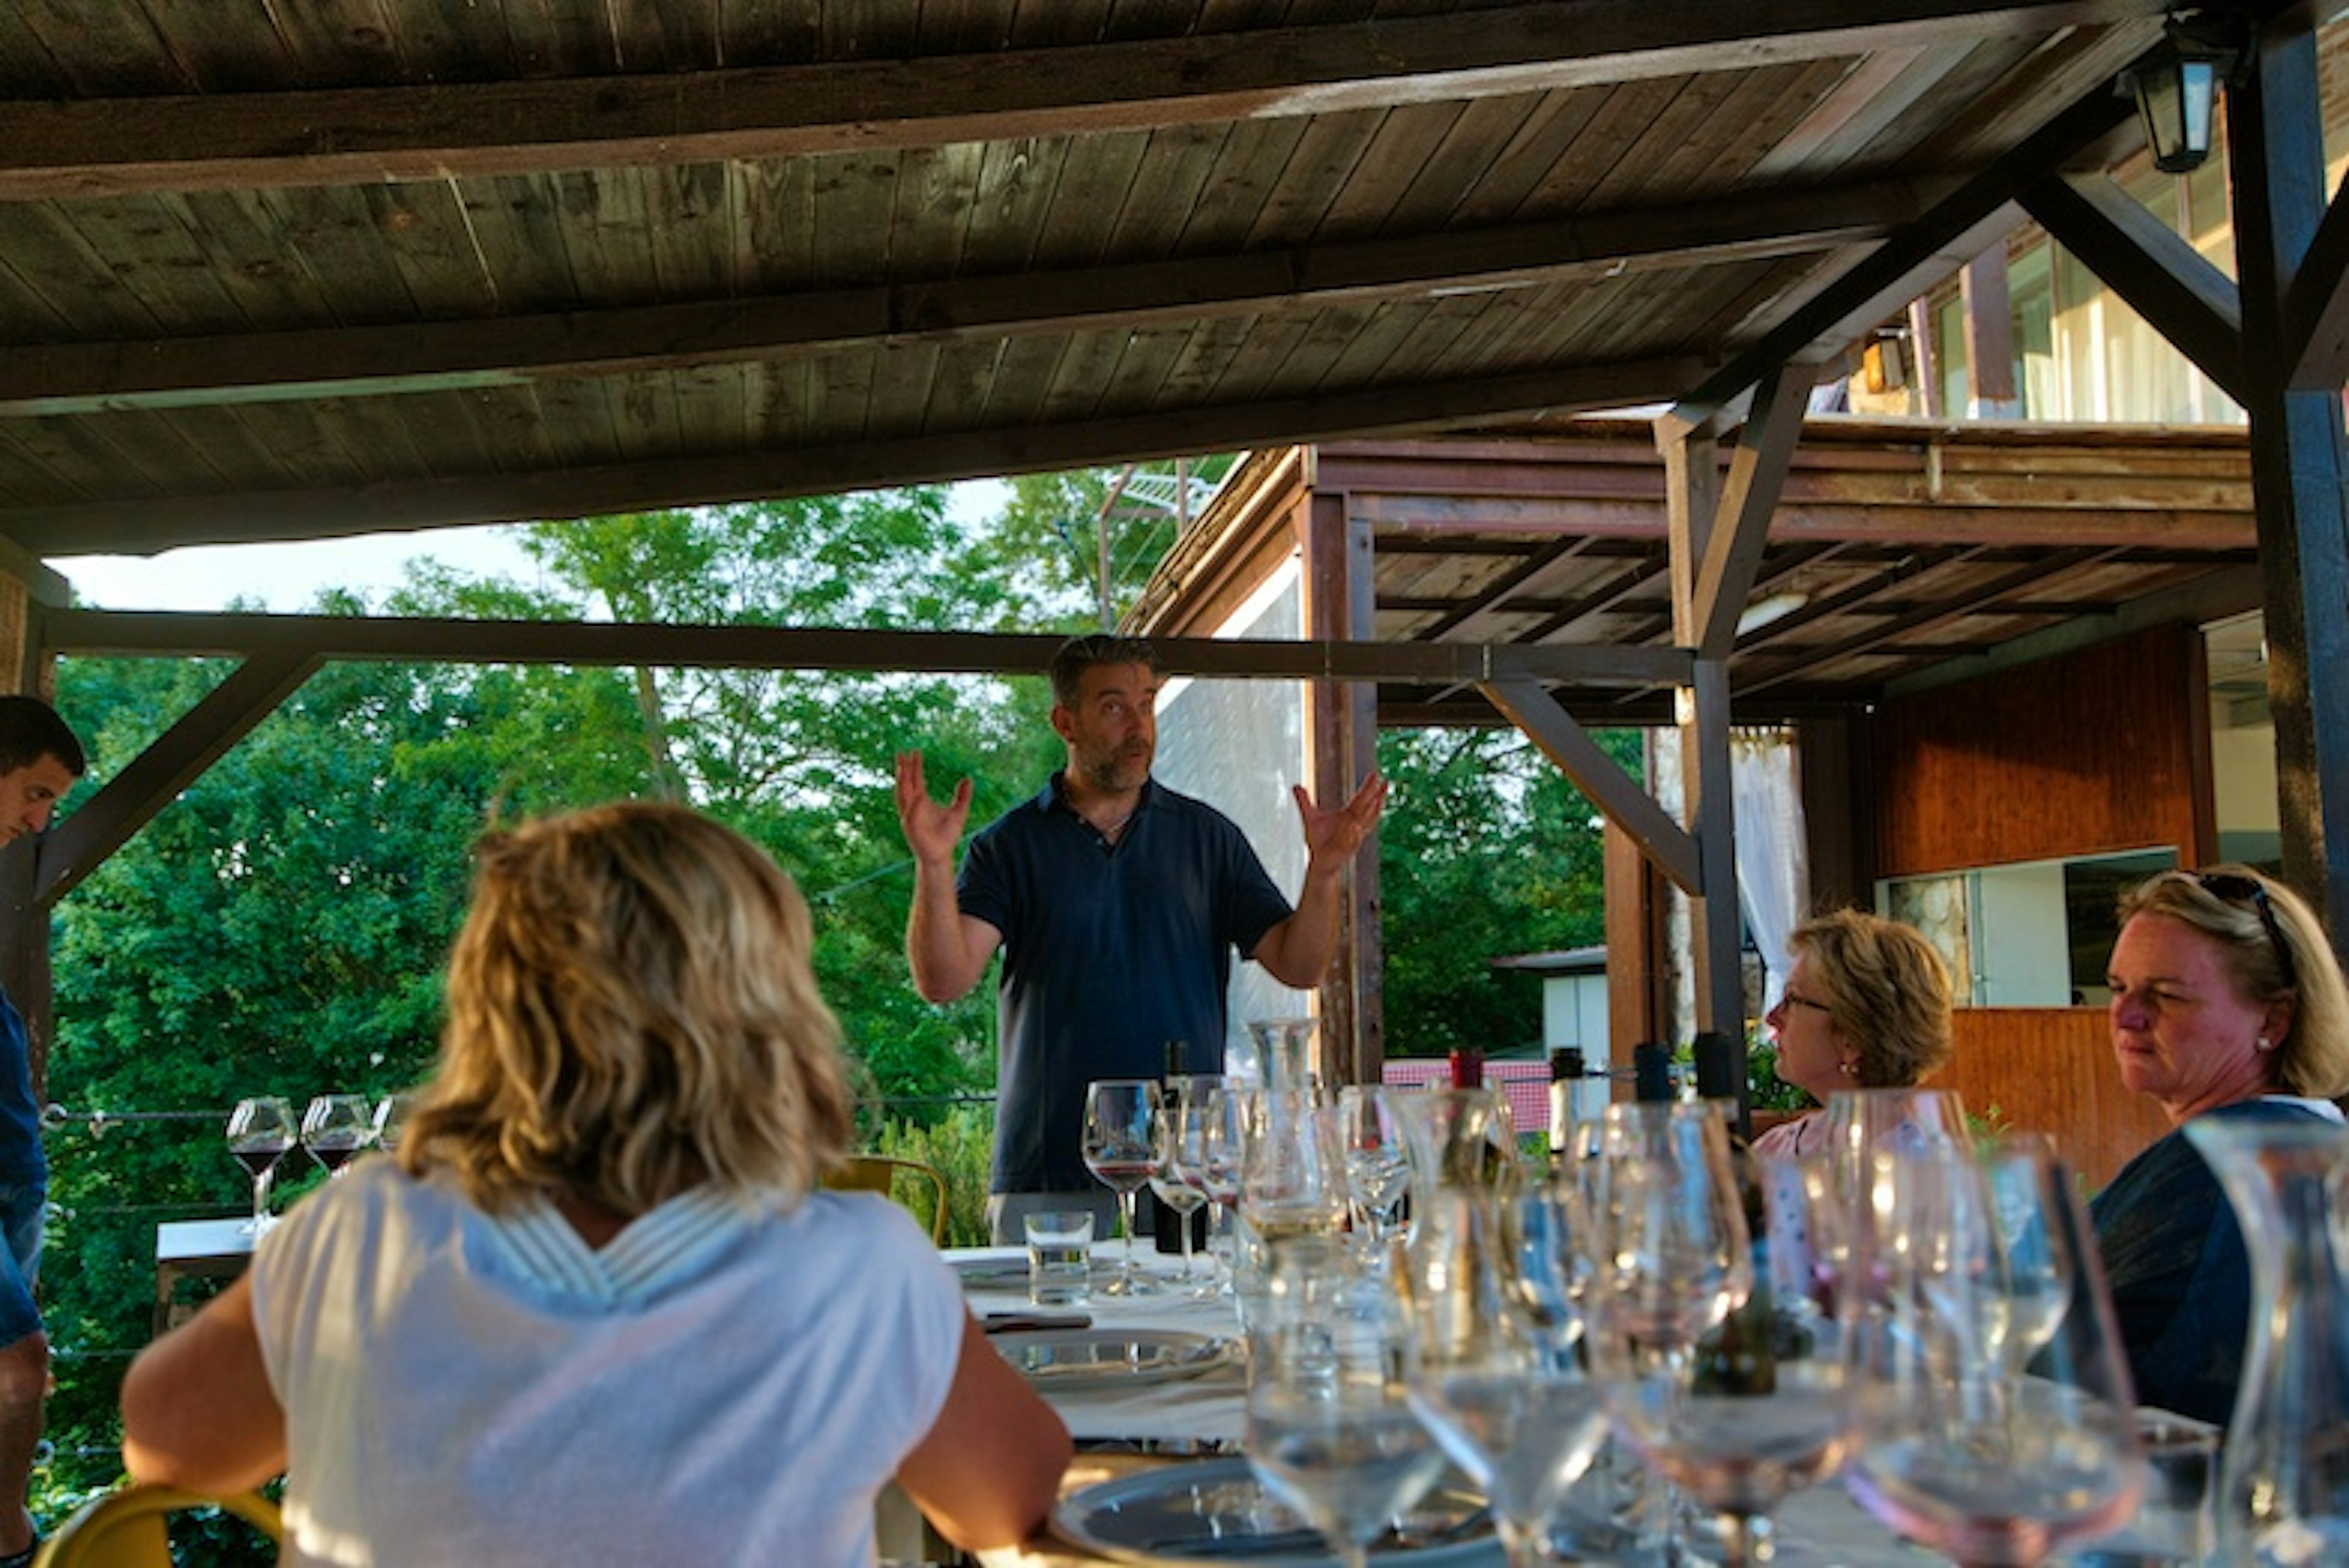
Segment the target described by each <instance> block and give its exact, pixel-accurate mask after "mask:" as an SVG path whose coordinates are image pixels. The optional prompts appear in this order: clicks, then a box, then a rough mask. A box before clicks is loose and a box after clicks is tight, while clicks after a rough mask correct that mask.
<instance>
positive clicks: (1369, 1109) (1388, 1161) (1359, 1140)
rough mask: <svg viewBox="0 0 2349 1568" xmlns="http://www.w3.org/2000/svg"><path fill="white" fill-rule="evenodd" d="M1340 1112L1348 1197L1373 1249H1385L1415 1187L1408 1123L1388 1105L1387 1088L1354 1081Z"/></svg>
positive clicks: (1343, 1097) (1341, 1095)
mask: <svg viewBox="0 0 2349 1568" xmlns="http://www.w3.org/2000/svg"><path fill="white" fill-rule="evenodd" d="M1337 1114H1338V1144H1339V1147H1340V1149H1342V1150H1343V1151H1344V1158H1345V1162H1346V1192H1347V1196H1349V1197H1350V1198H1351V1199H1353V1205H1354V1212H1355V1216H1356V1218H1357V1219H1358V1220H1360V1222H1361V1227H1362V1230H1363V1231H1364V1233H1365V1234H1367V1235H1368V1237H1369V1238H1370V1243H1371V1250H1372V1251H1374V1252H1383V1251H1385V1248H1386V1243H1387V1241H1389V1240H1390V1239H1392V1237H1393V1235H1394V1233H1395V1231H1396V1229H1397V1225H1398V1216H1399V1211H1400V1210H1401V1209H1402V1200H1403V1199H1404V1197H1405V1196H1406V1195H1408V1194H1409V1192H1410V1191H1411V1149H1410V1147H1409V1146H1408V1144H1407V1143H1406V1142H1405V1141H1404V1138H1403V1131H1402V1122H1401V1121H1400V1120H1398V1119H1397V1118H1396V1116H1395V1115H1394V1113H1393V1111H1392V1109H1391V1108H1390V1107H1389V1106H1388V1105H1387V1100H1386V1092H1385V1091H1384V1090H1383V1089H1381V1088H1380V1087H1378V1086H1377V1085H1369V1084H1349V1085H1346V1086H1345V1087H1344V1088H1342V1089H1340V1090H1339V1091H1338V1113H1337Z"/></svg>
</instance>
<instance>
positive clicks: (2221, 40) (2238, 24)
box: [2120, 11, 2249, 174]
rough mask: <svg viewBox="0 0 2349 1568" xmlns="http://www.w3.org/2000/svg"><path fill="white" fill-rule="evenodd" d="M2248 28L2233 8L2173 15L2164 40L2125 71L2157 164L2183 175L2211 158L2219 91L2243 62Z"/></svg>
mask: <svg viewBox="0 0 2349 1568" xmlns="http://www.w3.org/2000/svg"><path fill="white" fill-rule="evenodd" d="M2247 31H2248V29H2247V28H2246V27H2245V26H2244V23H2243V18H2242V16H2240V13H2236V12H2231V11H2198V12H2195V13H2193V14H2192V15H2190V16H2172V17H2170V18H2169V20H2168V25H2167V26H2164V27H2163V29H2162V36H2161V42H2160V43H2159V44H2158V45H2156V46H2155V47H2153V48H2151V49H2149V50H2147V52H2146V54H2145V56H2144V57H2143V58H2141V59H2139V60H2138V61H2137V63H2136V64H2135V65H2133V66H2131V67H2128V68H2127V70H2124V71H2123V72H2121V77H2120V86H2121V88H2123V89H2124V90H2125V91H2127V92H2128V93H2129V94H2130V95H2131V96H2132V97H2134V98H2135V99H2137V118H2138V119H2141V120H2143V121H2144V122H2145V140H2146V145H2147V146H2148V147H2150V148H2152V149H2153V166H2154V167H2155V168H2157V169H2158V170H2161V171H2163V172H2165V173H2168V174H2184V173H2188V172H2190V171H2193V170H2196V169H2199V168H2200V167H2202V163H2203V161H2204V160H2205V159H2207V158H2209V156H2210V136H2211V127H2212V123H2213V121H2215V119H2217V117H2218V104H2219V89H2220V88H2221V87H2223V86H2224V85H2226V83H2228V82H2229V81H2230V80H2231V79H2232V78H2233V77H2234V75H2235V71H2236V67H2238V66H2240V64H2241V63H2242V60H2243V57H2244V54H2245V52H2246V45H2247V43H2248V41H2249V40H2248V38H2247V36H2246V34H2247Z"/></svg>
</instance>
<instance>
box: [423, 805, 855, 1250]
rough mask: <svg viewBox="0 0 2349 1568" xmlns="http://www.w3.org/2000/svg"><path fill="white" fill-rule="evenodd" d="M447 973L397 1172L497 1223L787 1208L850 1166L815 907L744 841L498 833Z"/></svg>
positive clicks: (699, 832)
mask: <svg viewBox="0 0 2349 1568" xmlns="http://www.w3.org/2000/svg"><path fill="white" fill-rule="evenodd" d="M477 860H478V868H477V872H476V878H475V885H474V890H473V905H472V909H471V913H469V914H468V915H467V917H466V919H465V924H464V928H463V929H461V930H460V932H459V933H458V936H457V941H456V945H455V947H454V949H453V950H452V951H451V953H450V961H449V1022H448V1026H447V1028H446V1030H445V1031H444V1033H442V1036H441V1042H440V1067H439V1071H438V1072H437V1074H436V1075H435V1076H434V1078H433V1081H432V1082H431V1084H430V1085H428V1086H427V1088H426V1090H425V1092H424V1096H423V1101H422V1103H421V1105H420V1106H419V1109H418V1112H417V1115H416V1117H415V1119H414V1120H413V1121H412V1122H411V1123H410V1124H409V1130H408V1132H407V1134H406V1136H404V1137H402V1138H401V1140H400V1145H399V1149H398V1157H399V1160H400V1163H401V1165H402V1166H404V1167H405V1168H407V1169H408V1170H409V1171H410V1172H411V1173H413V1174H417V1175H422V1174H424V1173H425V1172H427V1171H429V1170H435V1169H440V1170H447V1171H449V1172H450V1173H451V1174H452V1175H453V1176H454V1177H455V1179H457V1181H458V1182H459V1183H460V1185H461V1186H462V1187H463V1188H464V1189H465V1191H466V1193H467V1195H468V1196H469V1197H470V1198H471V1199H472V1200H473V1201H474V1202H475V1203H476V1204H478V1205H480V1206H481V1208H482V1209H484V1210H502V1209H508V1208H511V1207H512V1205H513V1204H514V1203H515V1202H516V1201H517V1200H519V1199H522V1198H523V1197H524V1196H526V1195H528V1194H532V1193H538V1194H543V1195H544V1196H547V1197H549V1198H554V1197H564V1196H569V1197H575V1198H580V1199H586V1200H589V1201H592V1202H594V1203H596V1204H599V1205H601V1206H602V1207H604V1208H605V1209H607V1210H612V1211H613V1212H616V1213H617V1214H620V1215H622V1216H626V1217H634V1216H636V1215H638V1214H642V1213H644V1212H646V1211H647V1210H650V1209H652V1208H654V1207H656V1206H657V1205H658V1204H660V1203H661V1202H663V1201H665V1200H666V1199H669V1198H673V1197H675V1196H677V1195H678V1193H681V1192H684V1191H687V1190H688V1189H692V1188H695V1187H698V1186H702V1185H705V1184H706V1185H709V1186H710V1187H713V1188H716V1189H719V1190H720V1191H723V1192H727V1193H729V1194H731V1195H734V1196H736V1197H739V1198H741V1199H744V1200H745V1201H755V1200H760V1199H772V1200H780V1201H781V1203H783V1204H785V1205H788V1204H791V1203H793V1202H796V1201H797V1200H798V1199H799V1198H800V1197H801V1196H802V1194H804V1193H805V1192H806V1191H807V1190H808V1189H810V1188H811V1187H812V1186H813V1185H814V1184H815V1183H816V1182H817V1180H818V1179H820V1178H821V1176H822V1174H823V1172H824V1171H825V1170H827V1169H828V1168H831V1166H832V1165H833V1164H834V1163H835V1162H836V1161H837V1160H838V1158H840V1156H841V1155H842V1153H843V1151H844V1150H845V1149H846V1147H847V1145H848V1140H849V1137H850V1133H851V1126H852V1105H851V1101H850V1096H849V1091H848V1085H847V1075H846V1071H845V1068H844V1065H843V1060H842V1057H841V1054H840V1049H839V1039H840V1028H839V1024H838V1023H836V1022H835V1021H834V1020H833V1015H832V1012H831V1010H830V1009H829V1008H827V1007H826V1006H825V1005H824V1003H823V997H822V996H821V995H820V994H819V993H818V992H817V990H816V982H815V973H814V971H813V970H812V968H811V967H810V962H809V950H810V945H811V942H812V928H811V925H810V922H809V919H808V911H807V905H806V903H805V902H804V901H803V900H802V898H800V894H799V889H798V888H796V887H794V886H793V885H792V879H791V878H790V877H788V876H786V875H785V874H784V872H783V870H782V868H781V867H779V866H777V865H776V864H775V863H774V861H773V860H771V859H770V858H769V857H767V855H766V854H765V853H764V852H763V851H762V850H761V849H760V848H759V847H758V846H756V845H753V844H752V843H750V841H749V840H748V839H746V838H744V837H743V836H741V835H740V834H738V833H735V832H734V831H732V830H731V829H730V828H726V827H723V826H719V824H717V823H715V822H712V821H710V820H709V819H708V818H707V817H704V816H700V815H697V814H695V813H694V812H691V811H688V810H687V809H685V808H683V807H681V806H674V805H656V804H652V803H648V802H628V803H624V804H619V805H602V806H596V807H593V808H591V809H589V810H585V811H579V812H574V813H571V814H569V815H562V816H554V817H549V818H546V819H544V820H543V821H539V822H534V823H532V824H529V825H527V826H523V827H520V828H517V829H515V830H513V831H512V832H501V833H492V834H491V835H490V836H487V837H485V838H484V839H483V840H482V842H481V846H480V847H479V850H478V852H477Z"/></svg>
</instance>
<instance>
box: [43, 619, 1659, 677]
mask: <svg viewBox="0 0 2349 1568" xmlns="http://www.w3.org/2000/svg"><path fill="white" fill-rule="evenodd" d="M43 624H44V629H45V632H46V639H45V640H46V643H47V648H48V649H49V650H50V651H51V652H53V653H57V654H63V655H87V656H92V657H108V658H121V657H138V656H144V655H157V654H177V655H223V654H226V655H247V656H258V655H261V654H264V653H294V654H300V655H303V656H305V657H309V658H316V659H401V660H416V661H421V662H432V661H446V662H451V663H467V664H575V665H583V666H603V665H650V666H658V667H663V668H672V669H720V670H725V669H737V670H897V671H905V672H907V673H912V674H921V675H1040V674H1042V673H1043V672H1044V670H1046V668H1047V667H1048V666H1049V665H1050V663H1051V659H1052V655H1053V653H1054V652H1055V651H1057V650H1058V649H1059V648H1060V646H1061V643H1062V641H1064V640H1065V639H1063V638H1061V636H1059V635H1058V634H1050V635H1046V634H1030V633H1019V632H979V631H968V632H966V631H874V630H866V629H864V628H831V627H776V626H655V625H650V624H646V623H641V622H607V621H587V622H582V621H534V620H533V621H518V620H471V619H455V618H421V617H419V618H393V617H382V616H326V615H190V614H184V613H181V612H177V611H168V610H60V611H57V612H56V613H54V614H52V615H51V616H50V617H49V618H47V620H46V621H45V622H44V623H43ZM1153 645H1154V647H1155V648H1156V649H1158V652H1159V657H1160V659H1162V661H1164V664H1165V665H1166V667H1167V669H1168V670H1171V671H1173V672H1174V673H1177V674H1186V675H1199V676H1206V677H1210V678H1215V679H1222V680H1402V681H1425V682H1443V681H1482V680H1535V681H1578V682H1582V683H1586V684H1590V685H1596V686H1642V685H1647V684H1651V683H1658V682H1661V683H1663V684H1676V683H1678V682H1679V681H1680V680H1682V678H1683V677H1684V676H1685V674H1686V673H1687V670H1688V662H1689V661H1688V656H1687V654H1686V653H1685V652H1684V651H1682V649H1670V648H1560V647H1554V646H1553V647H1544V648H1530V647H1524V646H1520V645H1517V644H1514V643H1511V644H1495V645H1490V646H1487V645H1484V644H1478V643H1393V642H1349V641H1334V640H1332V641H1310V642H1275V641H1260V640H1257V639H1216V638H1189V637H1177V638H1160V639H1153Z"/></svg>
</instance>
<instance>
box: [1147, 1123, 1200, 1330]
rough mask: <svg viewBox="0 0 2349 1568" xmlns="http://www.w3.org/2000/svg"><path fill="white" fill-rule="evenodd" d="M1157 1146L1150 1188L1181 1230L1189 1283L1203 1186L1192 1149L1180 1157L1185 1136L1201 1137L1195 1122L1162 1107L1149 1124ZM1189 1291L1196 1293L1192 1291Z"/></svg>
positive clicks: (1185, 1275) (1185, 1277) (1193, 1272)
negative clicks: (1194, 1222)
mask: <svg viewBox="0 0 2349 1568" xmlns="http://www.w3.org/2000/svg"><path fill="white" fill-rule="evenodd" d="M1152 1133H1153V1135H1154V1138H1155V1140H1156V1144H1157V1148H1158V1163H1157V1165H1156V1166H1155V1167H1154V1168H1152V1170H1151V1172H1150V1190H1151V1191H1153V1192H1155V1193H1156V1194H1158V1200H1159V1201H1160V1202H1161V1203H1164V1205H1166V1207H1167V1208H1169V1209H1172V1210H1174V1219H1175V1221H1176V1224H1177V1225H1178V1226H1179V1227H1180V1229H1181V1231H1182V1232H1183V1282H1184V1283H1185V1284H1186V1285H1187V1284H1193V1283H1194V1282H1195V1280H1196V1279H1197V1271H1196V1270H1195V1269H1194V1268H1193V1267H1192V1265H1191V1216H1192V1215H1194V1214H1195V1213H1197V1212H1198V1211H1199V1205H1200V1204H1202V1203H1205V1202H1206V1200H1207V1189H1206V1188H1204V1187H1201V1186H1199V1185H1198V1183H1197V1182H1196V1181H1195V1179H1193V1175H1192V1173H1193V1172H1195V1171H1196V1170H1197V1169H1198V1168H1199V1159H1198V1157H1197V1154H1196V1151H1194V1152H1193V1154H1192V1157H1191V1158H1188V1159H1185V1158H1184V1149H1183V1140H1184V1138H1185V1137H1194V1138H1195V1137H1200V1136H1201V1128H1200V1127H1199V1124H1198V1123H1197V1122H1196V1121H1195V1120H1194V1119H1192V1118H1191V1117H1189V1116H1185V1114H1184V1112H1183V1111H1182V1110H1181V1109H1179V1108H1177V1107H1174V1106H1168V1107H1166V1108H1164V1109H1162V1110H1161V1111H1160V1112H1159V1113H1158V1116H1157V1118H1156V1121H1155V1122H1154V1125H1153V1127H1152ZM1193 1294H1196V1291H1194V1292H1193Z"/></svg>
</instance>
